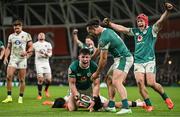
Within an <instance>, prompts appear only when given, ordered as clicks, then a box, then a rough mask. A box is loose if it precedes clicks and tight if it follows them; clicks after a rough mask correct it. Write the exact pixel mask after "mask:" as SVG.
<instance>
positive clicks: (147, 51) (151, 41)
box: [130, 26, 157, 63]
mask: <svg viewBox="0 0 180 117" xmlns="http://www.w3.org/2000/svg"><path fill="white" fill-rule="evenodd" d="M130 33H131V34H132V35H133V36H134V40H135V52H134V62H135V63H146V62H148V61H152V60H155V50H154V46H155V42H156V40H157V33H155V32H154V31H153V27H152V26H149V27H148V28H147V29H146V30H144V31H141V30H140V29H139V28H131V29H130Z"/></svg>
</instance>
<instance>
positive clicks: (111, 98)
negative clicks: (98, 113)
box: [105, 75, 116, 112]
mask: <svg viewBox="0 0 180 117" xmlns="http://www.w3.org/2000/svg"><path fill="white" fill-rule="evenodd" d="M106 84H107V87H108V96H109V102H108V106H107V108H105V109H106V111H110V112H116V108H115V101H114V98H115V87H114V86H113V85H112V76H110V75H109V77H106Z"/></svg>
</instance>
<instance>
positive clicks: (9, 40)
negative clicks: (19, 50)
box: [8, 34, 12, 43]
mask: <svg viewBox="0 0 180 117" xmlns="http://www.w3.org/2000/svg"><path fill="white" fill-rule="evenodd" d="M8 43H12V34H11V35H9V37H8Z"/></svg>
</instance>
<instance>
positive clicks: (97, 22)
mask: <svg viewBox="0 0 180 117" xmlns="http://www.w3.org/2000/svg"><path fill="white" fill-rule="evenodd" d="M99 25H100V20H99V19H98V18H93V19H91V20H90V21H89V22H88V23H87V24H86V27H87V26H95V27H98V26H99Z"/></svg>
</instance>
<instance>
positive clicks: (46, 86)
mask: <svg viewBox="0 0 180 117" xmlns="http://www.w3.org/2000/svg"><path fill="white" fill-rule="evenodd" d="M49 85H50V84H49V83H46V84H45V89H44V90H45V91H48V88H49Z"/></svg>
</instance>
